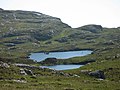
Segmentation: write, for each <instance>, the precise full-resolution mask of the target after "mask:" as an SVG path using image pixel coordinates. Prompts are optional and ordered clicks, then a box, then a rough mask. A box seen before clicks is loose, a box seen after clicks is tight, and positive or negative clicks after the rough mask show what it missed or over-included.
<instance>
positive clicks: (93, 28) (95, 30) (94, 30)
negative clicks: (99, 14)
mask: <svg viewBox="0 0 120 90" xmlns="http://www.w3.org/2000/svg"><path fill="white" fill-rule="evenodd" d="M78 29H82V30H86V31H90V32H92V33H98V32H101V31H102V29H103V28H102V26H101V25H94V24H91V25H85V26H82V27H80V28H78Z"/></svg>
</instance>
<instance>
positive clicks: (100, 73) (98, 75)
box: [89, 70, 105, 79]
mask: <svg viewBox="0 0 120 90" xmlns="http://www.w3.org/2000/svg"><path fill="white" fill-rule="evenodd" d="M89 75H90V76H93V77H96V78H100V79H105V75H104V71H101V70H96V71H93V72H90V73H89Z"/></svg>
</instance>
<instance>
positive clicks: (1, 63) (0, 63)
mask: <svg viewBox="0 0 120 90" xmlns="http://www.w3.org/2000/svg"><path fill="white" fill-rule="evenodd" d="M0 66H1V67H4V68H9V67H10V66H9V65H8V64H7V63H4V62H2V61H1V62H0Z"/></svg>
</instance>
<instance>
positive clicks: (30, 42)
mask: <svg viewBox="0 0 120 90" xmlns="http://www.w3.org/2000/svg"><path fill="white" fill-rule="evenodd" d="M83 49H89V50H93V53H92V54H91V55H87V56H84V57H75V58H70V59H65V60H57V61H54V62H51V61H49V62H48V61H44V62H36V61H33V60H29V59H28V55H29V54H30V53H31V52H46V51H47V52H50V51H69V50H83ZM90 61H94V62H92V63H87V64H86V65H85V66H83V67H81V68H78V69H74V70H66V71H60V72H59V71H54V70H49V69H42V68H39V67H38V66H40V65H46V64H47V65H51V64H81V63H85V62H90ZM15 63H20V64H27V66H24V67H20V66H17V65H16V64H15ZM30 65H32V66H30ZM28 66H30V67H33V68H30V67H28ZM21 70H22V71H23V72H24V71H25V72H26V73H27V75H22V74H21ZM96 70H101V71H103V72H104V75H105V79H103V80H101V79H99V78H96V77H94V76H90V75H89V73H90V72H94V71H96ZM23 72H22V73H23ZM30 72H32V73H31V74H30ZM24 74H25V73H24ZM119 85H120V28H119V27H118V28H105V27H102V26H101V25H92V24H91V25H85V26H82V27H79V28H71V27H70V26H69V25H67V24H65V23H63V22H62V21H61V20H60V19H59V18H56V17H52V16H48V15H45V14H42V13H39V12H34V11H20V10H17V11H12V10H3V9H0V86H1V88H0V89H1V90H3V89H4V90H11V89H12V90H20V89H21V90H23V89H24V90H38V89H40V90H101V89H102V90H119V89H120V86H119Z"/></svg>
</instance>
